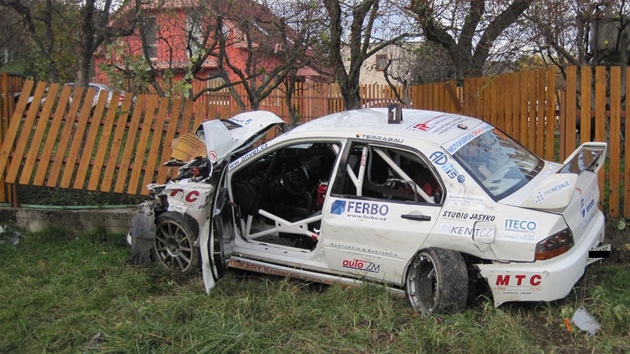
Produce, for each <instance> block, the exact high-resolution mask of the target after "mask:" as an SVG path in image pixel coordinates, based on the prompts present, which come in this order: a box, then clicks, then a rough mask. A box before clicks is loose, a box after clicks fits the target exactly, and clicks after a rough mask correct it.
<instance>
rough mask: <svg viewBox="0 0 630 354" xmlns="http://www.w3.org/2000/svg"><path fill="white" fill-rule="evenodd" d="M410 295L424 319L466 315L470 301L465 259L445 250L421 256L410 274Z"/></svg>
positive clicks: (415, 307) (408, 289)
mask: <svg viewBox="0 0 630 354" xmlns="http://www.w3.org/2000/svg"><path fill="white" fill-rule="evenodd" d="M406 293H407V299H409V302H410V303H411V306H412V307H413V309H414V310H415V311H418V312H420V313H421V314H422V315H423V316H424V317H428V316H430V315H431V314H433V313H437V314H443V313H456V312H461V311H463V310H464V308H465V307H466V301H467V299H468V272H467V270H466V263H465V262H464V258H463V257H462V255H461V254H459V253H458V252H454V251H450V250H445V249H441V248H428V249H424V250H422V251H420V252H418V254H416V256H415V257H414V258H413V260H412V261H411V264H410V266H409V269H408V270H407V279H406Z"/></svg>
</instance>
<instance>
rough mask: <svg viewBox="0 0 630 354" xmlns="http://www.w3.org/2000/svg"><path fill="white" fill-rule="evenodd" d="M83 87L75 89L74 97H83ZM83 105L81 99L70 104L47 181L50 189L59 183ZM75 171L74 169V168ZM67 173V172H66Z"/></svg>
mask: <svg viewBox="0 0 630 354" xmlns="http://www.w3.org/2000/svg"><path fill="white" fill-rule="evenodd" d="M83 91H84V88H83V87H75V89H74V97H75V98H79V97H81V96H82V95H83ZM80 105H81V99H73V100H72V104H70V109H69V111H68V114H67V115H66V117H65V125H64V127H63V131H62V132H61V137H60V138H59V144H58V146H57V149H56V151H55V153H54V158H53V161H54V162H53V165H52V168H51V170H50V174H49V175H48V179H47V180H46V185H47V186H49V187H56V186H57V183H58V181H59V174H61V167H62V166H63V163H64V159H65V157H66V150H67V149H68V145H69V143H70V139H71V138H72V131H73V130H74V123H75V122H76V120H77V114H78V113H79V107H80ZM73 169H74V168H73ZM64 173H65V171H64Z"/></svg>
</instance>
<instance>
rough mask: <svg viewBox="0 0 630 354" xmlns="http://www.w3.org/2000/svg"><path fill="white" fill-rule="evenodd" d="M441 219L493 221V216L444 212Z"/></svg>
mask: <svg viewBox="0 0 630 354" xmlns="http://www.w3.org/2000/svg"><path fill="white" fill-rule="evenodd" d="M442 217H443V218H446V219H452V220H474V221H494V219H495V216H494V215H490V214H481V213H462V212H457V211H444V212H442Z"/></svg>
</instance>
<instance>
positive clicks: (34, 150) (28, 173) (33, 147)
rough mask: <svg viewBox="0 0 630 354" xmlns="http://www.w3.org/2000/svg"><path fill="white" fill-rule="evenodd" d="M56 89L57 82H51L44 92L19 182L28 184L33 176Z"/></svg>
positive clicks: (57, 87) (57, 86) (57, 89)
mask: <svg viewBox="0 0 630 354" xmlns="http://www.w3.org/2000/svg"><path fill="white" fill-rule="evenodd" d="M58 91H59V84H51V85H50V88H49V89H48V93H47V94H46V97H47V100H46V102H45V103H44V108H43V109H42V112H41V113H40V116H39V120H38V122H37V128H35V134H33V138H32V140H31V141H30V144H29V145H30V147H29V148H28V154H27V156H26V161H25V162H24V167H23V168H22V172H21V173H20V182H19V183H20V184H29V182H30V179H31V177H32V176H33V169H34V168H35V164H36V163H37V155H38V154H39V152H40V146H41V143H42V140H43V138H44V133H45V132H46V127H47V126H48V120H49V118H50V113H51V112H52V108H53V104H54V103H55V100H54V99H52V98H56V97H57V92H58Z"/></svg>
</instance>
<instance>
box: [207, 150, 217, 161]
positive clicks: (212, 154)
mask: <svg viewBox="0 0 630 354" xmlns="http://www.w3.org/2000/svg"><path fill="white" fill-rule="evenodd" d="M208 159H210V161H211V162H217V159H218V156H217V152H216V151H214V150H211V151H210V152H208Z"/></svg>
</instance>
